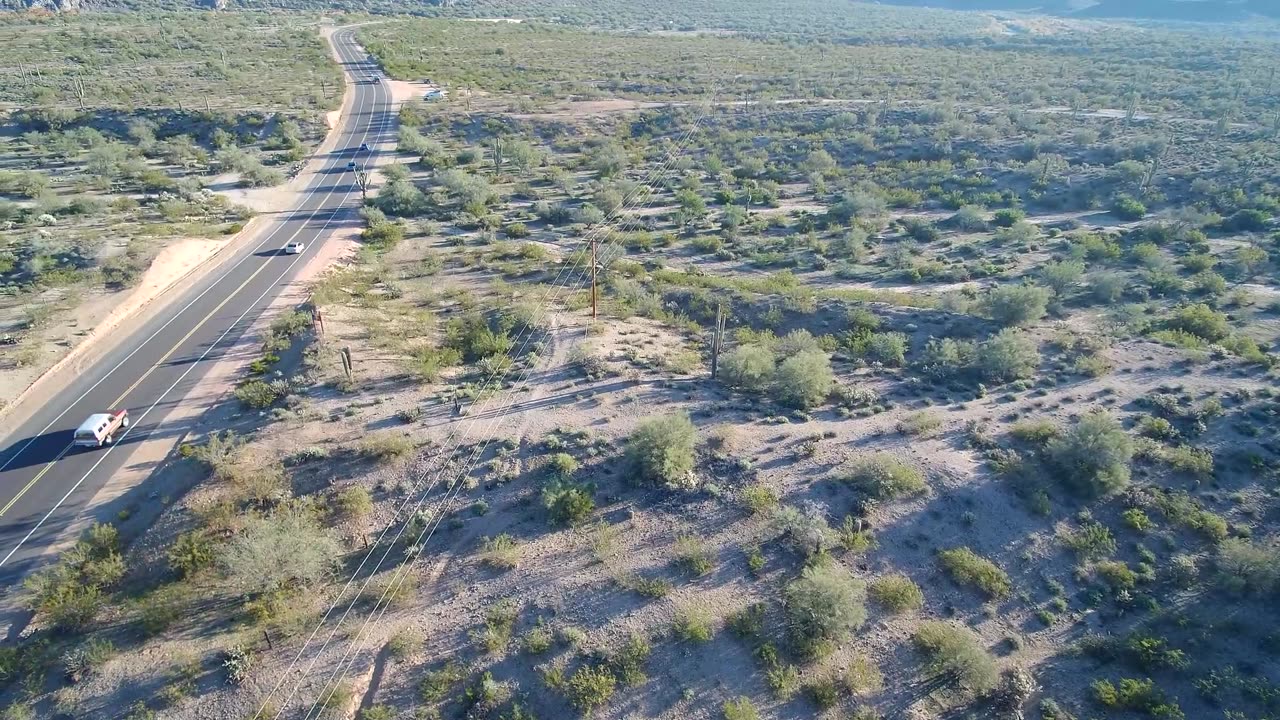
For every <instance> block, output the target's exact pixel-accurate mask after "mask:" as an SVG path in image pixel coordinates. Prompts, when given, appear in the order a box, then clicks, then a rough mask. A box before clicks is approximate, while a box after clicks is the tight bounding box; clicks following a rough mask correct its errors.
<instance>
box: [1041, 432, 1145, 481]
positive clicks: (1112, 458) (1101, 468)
mask: <svg viewBox="0 0 1280 720" xmlns="http://www.w3.org/2000/svg"><path fill="white" fill-rule="evenodd" d="M1045 450H1046V455H1047V457H1048V460H1049V463H1050V466H1051V467H1052V469H1053V471H1054V472H1055V474H1057V476H1058V477H1059V478H1060V479H1061V480H1062V482H1063V483H1064V484H1065V485H1066V486H1067V487H1068V488H1070V489H1071V490H1072V491H1073V492H1075V493H1077V494H1079V495H1081V496H1084V497H1089V498H1093V497H1100V496H1103V495H1109V494H1111V493H1113V492H1116V491H1118V490H1121V489H1122V488H1124V487H1125V486H1126V485H1128V484H1129V462H1130V461H1131V460H1132V459H1133V442H1132V441H1131V440H1130V439H1129V436H1128V435H1127V434H1126V433H1125V431H1124V429H1123V428H1122V427H1120V423H1119V422H1117V421H1116V419H1115V418H1113V417H1111V415H1109V414H1107V413H1105V412H1094V413H1090V414H1088V415H1084V416H1083V417H1081V418H1080V419H1079V420H1077V421H1076V424H1075V425H1073V426H1071V427H1070V428H1068V429H1067V430H1066V431H1064V432H1063V433H1062V435H1061V436H1059V437H1057V438H1054V439H1053V440H1050V441H1049V443H1048V445H1047V446H1046V448H1045Z"/></svg>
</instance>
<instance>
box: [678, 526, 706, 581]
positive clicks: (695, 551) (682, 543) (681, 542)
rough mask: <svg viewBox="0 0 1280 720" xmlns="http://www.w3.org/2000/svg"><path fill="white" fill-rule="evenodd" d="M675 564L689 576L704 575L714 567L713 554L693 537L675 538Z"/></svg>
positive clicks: (700, 540)
mask: <svg viewBox="0 0 1280 720" xmlns="http://www.w3.org/2000/svg"><path fill="white" fill-rule="evenodd" d="M675 556H676V563H677V564H679V565H680V567H681V569H683V570H684V571H685V572H686V573H688V574H690V575H706V574H707V573H709V572H711V570H712V568H714V567H715V553H713V552H712V551H711V549H710V548H708V547H707V545H706V543H704V542H703V541H702V539H701V538H698V537H696V536H694V535H681V536H680V537H678V538H676V546H675Z"/></svg>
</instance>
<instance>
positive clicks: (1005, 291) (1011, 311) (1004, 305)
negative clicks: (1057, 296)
mask: <svg viewBox="0 0 1280 720" xmlns="http://www.w3.org/2000/svg"><path fill="white" fill-rule="evenodd" d="M986 304H987V312H988V314H990V315H991V319H992V320H995V321H996V322H998V323H1000V324H1001V325H1004V326H1015V325H1028V324H1030V323H1033V322H1035V321H1037V320H1039V319H1040V318H1042V317H1044V314H1045V312H1046V308H1047V307H1048V305H1049V291H1048V290H1047V289H1045V288H1042V287H1039V286H1037V285H1001V286H999V287H996V288H993V289H992V290H991V292H990V293H989V294H988V295H987V301H986Z"/></svg>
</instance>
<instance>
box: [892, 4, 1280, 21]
mask: <svg viewBox="0 0 1280 720" xmlns="http://www.w3.org/2000/svg"><path fill="white" fill-rule="evenodd" d="M880 1H881V2H882V3H884V4H886V5H907V6H913V7H934V8H943V9H947V10H1019V11H1025V12H1039V13H1045V14H1048V15H1062V16H1069V17H1079V18H1132V19H1138V20H1172V21H1184V22H1240V21H1244V20H1249V19H1251V18H1258V17H1265V18H1273V19H1280V0H1097V1H1096V2H1095V1H1093V0H880Z"/></svg>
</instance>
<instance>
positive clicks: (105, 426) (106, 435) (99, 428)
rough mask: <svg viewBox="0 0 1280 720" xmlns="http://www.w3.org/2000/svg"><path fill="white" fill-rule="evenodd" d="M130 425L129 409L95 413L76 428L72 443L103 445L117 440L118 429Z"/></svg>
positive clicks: (83, 445) (90, 445) (84, 445)
mask: <svg viewBox="0 0 1280 720" xmlns="http://www.w3.org/2000/svg"><path fill="white" fill-rule="evenodd" d="M127 427H129V411H128V410H112V411H111V412H104V413H94V414H92V415H90V416H89V417H88V418H86V419H85V421H84V422H82V423H80V427H78V428H76V434H75V438H74V439H73V440H72V443H73V444H74V445H76V446H77V447H102V446H103V445H110V444H111V443H113V442H115V440H116V431H117V430H123V429H125V428H127Z"/></svg>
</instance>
